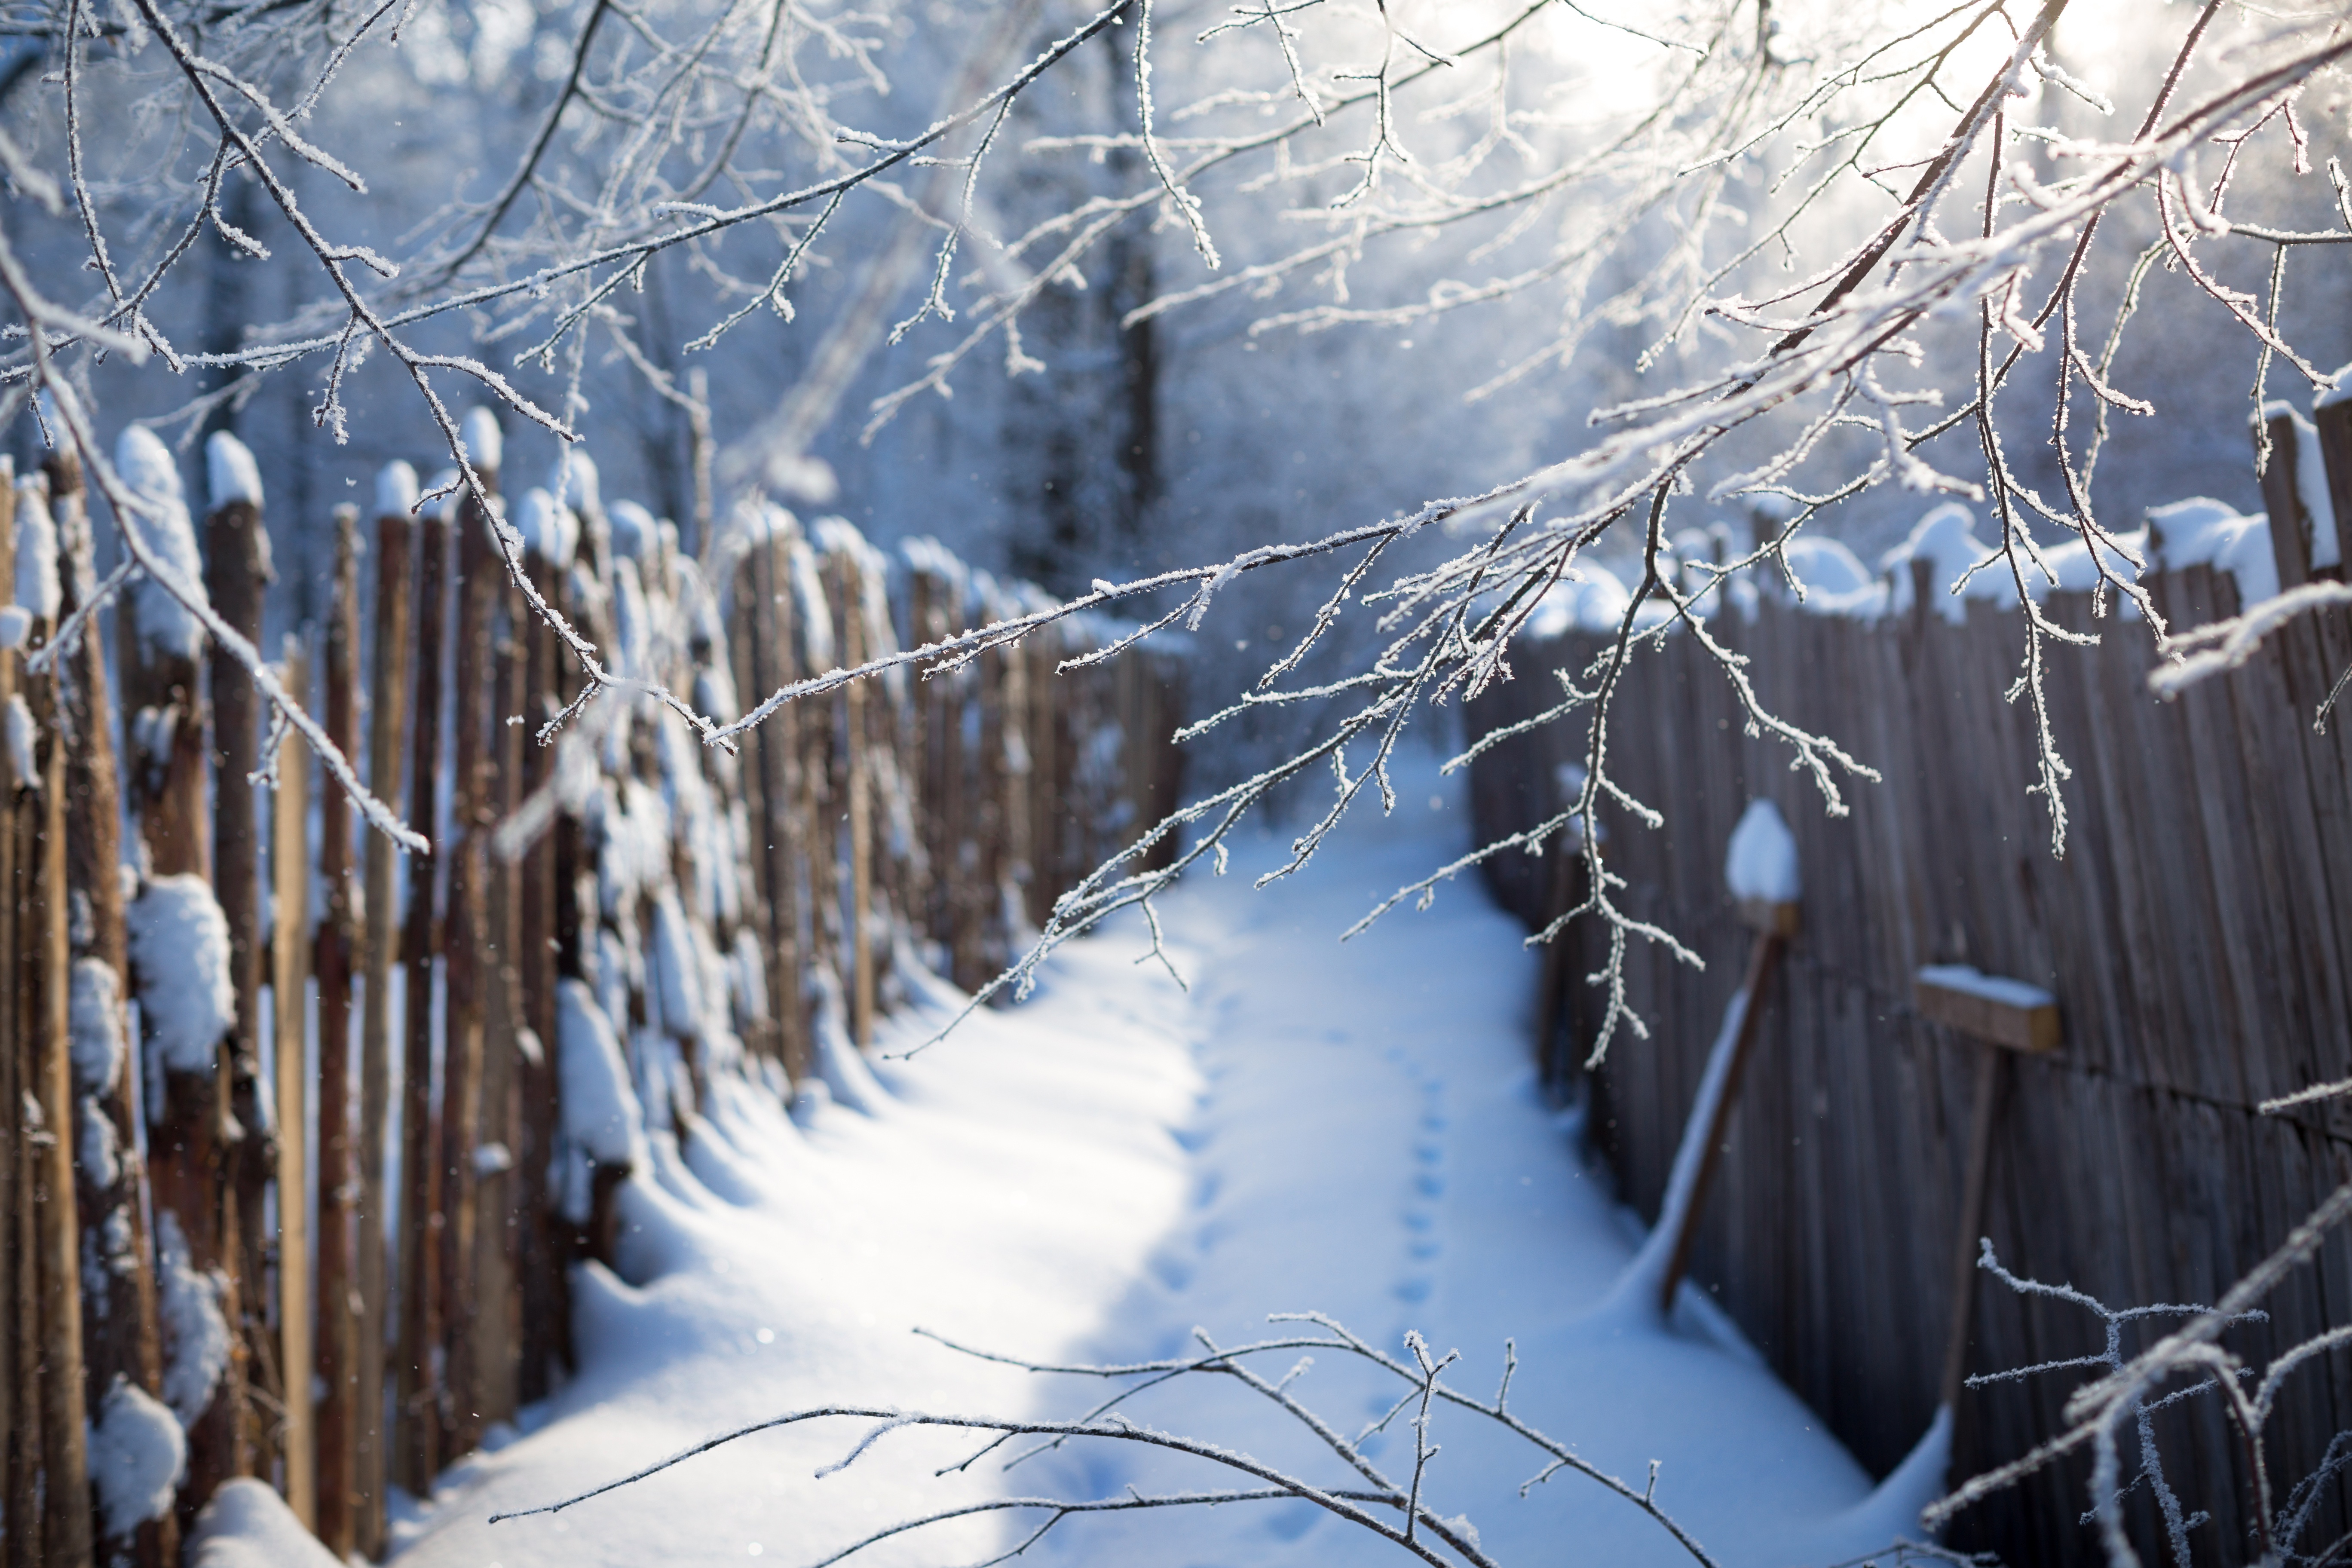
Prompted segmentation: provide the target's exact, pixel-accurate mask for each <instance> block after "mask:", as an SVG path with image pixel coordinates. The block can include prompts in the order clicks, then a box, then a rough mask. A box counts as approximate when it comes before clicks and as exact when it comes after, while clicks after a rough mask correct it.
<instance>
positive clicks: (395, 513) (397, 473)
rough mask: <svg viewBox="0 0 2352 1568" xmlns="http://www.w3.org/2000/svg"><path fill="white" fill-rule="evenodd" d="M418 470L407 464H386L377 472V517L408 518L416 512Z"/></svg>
mask: <svg viewBox="0 0 2352 1568" xmlns="http://www.w3.org/2000/svg"><path fill="white" fill-rule="evenodd" d="M416 497H417V488H416V470H415V468H410V467H409V466H408V465H407V464H406V463H400V462H393V463H386V464H385V465H384V466H383V468H379V469H377V470H376V476H375V514H376V516H378V517H407V516H409V515H410V514H412V513H413V512H415V510H416Z"/></svg>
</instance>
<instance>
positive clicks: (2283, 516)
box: [2253, 403, 2344, 591]
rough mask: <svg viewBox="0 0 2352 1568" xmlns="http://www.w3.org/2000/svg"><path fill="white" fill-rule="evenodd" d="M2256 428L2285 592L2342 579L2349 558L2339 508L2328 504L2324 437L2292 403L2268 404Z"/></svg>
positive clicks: (2265, 497) (2266, 507)
mask: <svg viewBox="0 0 2352 1568" xmlns="http://www.w3.org/2000/svg"><path fill="white" fill-rule="evenodd" d="M2253 425H2254V457H2255V461H2256V465H2257V470H2258V475H2257V477H2258V478H2259V479H2261V481H2262V487H2263V510H2265V511H2267V512H2269V513H2270V517H2271V553H2272V557H2273V559H2274V560H2275V561H2277V563H2278V585H2279V587H2280V589H2281V590H2282V591H2284V590H2285V589H2288V588H2293V587H2295V586H2297V585H2299V584H2304V583H2308V582H2310V581H2311V580H2312V579H2313V578H2314V577H2333V578H2340V577H2342V576H2343V574H2344V564H2343V562H2344V557H2343V552H2342V549H2341V547H2340V544H2339V542H2338V540H2337V537H2336V526H2335V523H2336V519H2335V515H2334V512H2335V509H2334V508H2332V507H2330V506H2329V505H2328V502H2327V479H2326V467H2325V464H2324V461H2323V459H2322V458H2321V456H2320V451H2321V447H2320V439H2319V432H2318V431H2317V430H2315V429H2314V428H2313V427H2312V424H2311V421H2310V420H2308V419H2305V417H2304V416H2302V415H2300V414H2298V413H2296V412H2295V410H2294V405H2293V404H2289V403H2265V404H2263V411H2262V413H2261V414H2260V415H2258V416H2255V418H2254V421H2253Z"/></svg>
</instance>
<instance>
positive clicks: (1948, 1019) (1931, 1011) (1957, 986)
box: [1911, 964, 2059, 1052]
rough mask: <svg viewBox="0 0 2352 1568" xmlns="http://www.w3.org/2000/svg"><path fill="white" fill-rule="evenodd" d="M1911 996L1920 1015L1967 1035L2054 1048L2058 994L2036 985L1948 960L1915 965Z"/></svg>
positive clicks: (2016, 1046) (2020, 1046)
mask: <svg viewBox="0 0 2352 1568" xmlns="http://www.w3.org/2000/svg"><path fill="white" fill-rule="evenodd" d="M1911 996H1912V1001H1913V1003H1914V1005H1916V1006H1917V1007H1918V1009H1919V1016H1921V1017H1923V1018H1925V1019H1927V1022H1929V1023H1931V1024H1942V1025H1944V1026H1946V1027H1948V1028H1953V1029H1958V1031H1959V1032H1960V1033H1961V1034H1963V1035H1966V1036H1968V1037H1969V1038H1970V1039H1976V1040H1983V1041H1986V1042H1988V1043H1990V1044H1991V1045H1996V1046H2007V1047H2009V1048H2010V1049H2011V1050H2013V1051H2036V1052H2045V1051H2054V1050H2056V1049H2057V1048H2058V1043H2059V1029H2058V999H2057V998H2056V997H2054V996H2053V995H2051V994H2049V993H2048V992H2046V991H2042V990H2040V989H2038V988H2037V987H2034V986H2030V985H2025V984H2021V983H2019V982H2017V981H2013V980H2000V979H1996V978H1993V977H1990V976H1987V975H1983V974H1979V973H1977V972H1976V971H1975V970H1973V969H1969V968H1966V967H1965V966H1963V965H1958V964H1950V965H1938V966H1936V967H1932V968H1927V969H1923V970H1921V971H1919V973H1917V974H1916V975H1914V976H1913V977H1912V982H1911Z"/></svg>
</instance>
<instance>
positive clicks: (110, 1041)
mask: <svg viewBox="0 0 2352 1568" xmlns="http://www.w3.org/2000/svg"><path fill="white" fill-rule="evenodd" d="M69 995H70V1000H69V1001H68V1004H67V1006H68V1019H69V1024H68V1037H69V1038H70V1042H71V1045H70V1048H71V1051H72V1055H73V1076H74V1084H75V1087H76V1088H78V1089H80V1090H81V1092H82V1093H84V1094H104V1093H106V1092H107V1091H108V1090H110V1089H112V1088H113V1087H114V1085H115V1083H116V1081H117V1080H118V1079H120V1078H121V1076H122V1064H123V1062H124V1060H125V1058H128V1056H129V1055H130V1052H129V1049H128V1047H126V1046H125V1045H124V1043H123V1039H122V978H121V976H120V975H118V974H116V973H114V965H112V964H110V963H107V962H106V960H104V959H102V958H77V959H75V960H74V963H73V984H72V988H71V991H70V994H69Z"/></svg>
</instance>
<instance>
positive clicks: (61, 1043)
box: [16, 617, 94, 1568]
mask: <svg viewBox="0 0 2352 1568" xmlns="http://www.w3.org/2000/svg"><path fill="white" fill-rule="evenodd" d="M35 624H36V626H37V627H38V632H37V636H39V637H41V638H42V639H44V640H46V638H47V636H48V633H49V630H50V627H51V626H54V624H55V623H54V622H53V621H49V620H47V617H44V618H43V619H42V620H41V621H38V622H36V623H35ZM19 676H20V679H21V678H22V672H21V671H20V672H19ZM25 684H26V685H27V686H29V687H30V691H29V692H27V693H22V694H20V695H21V696H29V698H30V703H29V706H30V708H31V710H32V714H33V721H34V722H35V723H36V724H37V725H38V726H39V734H40V737H41V739H40V744H39V750H38V761H37V768H38V770H39V776H38V777H37V779H33V780H20V781H18V782H19V785H20V789H19V794H18V796H17V800H18V807H17V809H18V816H17V824H18V829H19V832H20V833H21V834H23V835H24V837H21V838H20V839H19V841H18V849H17V857H18V868H19V872H20V875H21V874H22V873H24V872H26V871H29V872H31V875H30V876H28V877H25V878H24V879H23V881H22V883H21V884H20V885H22V886H23V887H24V888H25V889H26V893H27V894H28V895H29V898H28V900H27V903H26V906H25V908H24V910H23V911H22V912H21V913H20V914H19V916H18V925H17V933H16V934H17V940H18V941H19V942H21V943H22V944H23V949H24V954H25V957H26V960H27V961H28V967H29V968H30V970H31V973H29V974H27V973H25V971H24V970H23V969H20V970H19V971H18V978H19V982H20V984H22V985H23V991H24V994H23V996H22V1004H23V1009H24V1010H23V1012H21V1013H20V1014H19V1015H18V1016H20V1017H21V1018H23V1019H25V1021H26V1023H27V1024H28V1025H29V1026H30V1028H29V1029H28V1030H27V1036H28V1038H27V1039H26V1045H27V1046H28V1047H30V1048H29V1049H28V1050H27V1051H26V1053H25V1058H24V1059H26V1061H28V1062H30V1063H31V1064H32V1068H33V1083H32V1086H31V1089H32V1098H33V1099H34V1100H37V1102H38V1105H39V1108H40V1121H41V1126H42V1129H43V1132H44V1133H45V1137H44V1138H42V1139H40V1140H37V1149H36V1160H37V1175H36V1178H35V1180H36V1185H35V1191H34V1201H35V1205H36V1210H37V1222H36V1227H37V1234H38V1237H39V1247H40V1275H41V1320H40V1334H41V1428H42V1443H41V1479H42V1488H43V1491H42V1500H43V1514H44V1517H43V1519H42V1523H41V1537H42V1540H41V1545H42V1563H43V1568H89V1563H90V1535H91V1526H92V1524H93V1522H94V1519H93V1516H92V1514H91V1512H90V1507H89V1454H88V1449H87V1447H86V1444H87V1437H86V1434H87V1431H88V1427H87V1426H86V1424H85V1423H86V1419H87V1410H88V1404H89V1401H88V1396H87V1393H86V1391H85V1388H84V1379H83V1370H82V1353H81V1351H82V1346H81V1258H80V1242H81V1226H79V1223H78V1222H77V1217H76V1209H75V1204H74V1123H75V1121H77V1120H78V1118H77V1117H76V1115H75V1106H74V1088H73V1062H72V1050H71V1042H72V1038H73V1035H72V1025H71V1022H70V1016H69V1006H70V1003H69V999H68V998H69V990H70V983H69V981H68V978H67V976H68V972H69V971H70V969H71V967H72V963H73V959H72V952H71V945H70V942H69V940H68V934H67V914H66V908H67V896H66V876H67V871H66V757H65V746H64V744H63V741H62V737H61V735H60V734H59V732H58V709H57V702H56V693H57V682H56V679H55V678H54V677H48V678H44V679H39V680H28V681H26V682H25ZM24 784H31V785H32V787H33V789H34V790H35V791H36V792H37V794H36V795H35V798H33V799H32V800H29V801H28V800H26V799H25V796H24V793H23V790H22V787H21V786H22V785H24ZM16 1517H20V1518H22V1517H25V1516H21V1515H20V1516H16ZM28 1522H29V1521H28Z"/></svg>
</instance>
